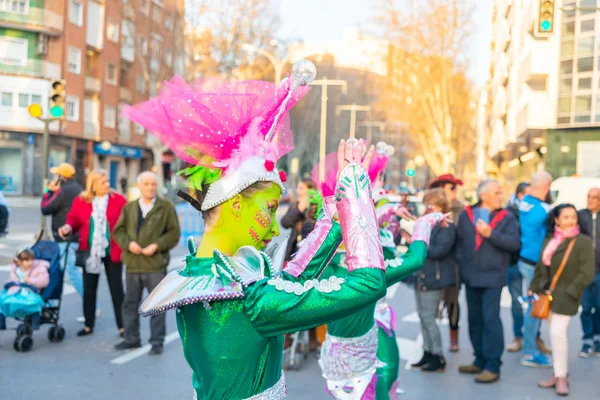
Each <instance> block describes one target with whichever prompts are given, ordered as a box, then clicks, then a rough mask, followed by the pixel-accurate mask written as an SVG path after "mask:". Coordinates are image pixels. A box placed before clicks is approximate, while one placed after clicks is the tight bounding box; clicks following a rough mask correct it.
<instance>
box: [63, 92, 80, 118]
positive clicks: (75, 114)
mask: <svg viewBox="0 0 600 400" xmlns="http://www.w3.org/2000/svg"><path fill="white" fill-rule="evenodd" d="M66 108H67V110H66V111H67V115H66V118H67V121H73V122H77V121H79V97H77V96H67V107H66Z"/></svg>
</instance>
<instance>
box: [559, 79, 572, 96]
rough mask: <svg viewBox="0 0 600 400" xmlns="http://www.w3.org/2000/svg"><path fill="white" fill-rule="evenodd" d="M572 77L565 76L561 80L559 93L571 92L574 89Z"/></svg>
mask: <svg viewBox="0 0 600 400" xmlns="http://www.w3.org/2000/svg"><path fill="white" fill-rule="evenodd" d="M572 82H573V81H572V79H571V78H564V79H561V80H560V85H559V86H558V93H560V94H569V95H570V94H571V89H572V85H573V83H572Z"/></svg>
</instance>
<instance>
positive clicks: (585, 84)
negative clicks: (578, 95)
mask: <svg viewBox="0 0 600 400" xmlns="http://www.w3.org/2000/svg"><path fill="white" fill-rule="evenodd" d="M591 88H592V78H581V79H579V82H578V84H577V89H579V90H585V89H591Z"/></svg>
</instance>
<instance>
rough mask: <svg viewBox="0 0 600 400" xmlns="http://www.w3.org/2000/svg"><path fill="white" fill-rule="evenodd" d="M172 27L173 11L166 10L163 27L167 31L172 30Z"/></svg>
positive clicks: (173, 25)
mask: <svg viewBox="0 0 600 400" xmlns="http://www.w3.org/2000/svg"><path fill="white" fill-rule="evenodd" d="M174 27H175V24H174V21H173V12H171V11H167V15H166V16H165V29H166V30H168V31H172V30H173V28H174Z"/></svg>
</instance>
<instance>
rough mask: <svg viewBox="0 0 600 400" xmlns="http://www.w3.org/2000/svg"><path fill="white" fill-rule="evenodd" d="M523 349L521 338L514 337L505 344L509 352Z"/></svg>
mask: <svg viewBox="0 0 600 400" xmlns="http://www.w3.org/2000/svg"><path fill="white" fill-rule="evenodd" d="M521 350H523V338H514V339H513V341H512V343H511V344H509V345H508V346H506V351H508V352H509V353H518V352H520V351H521Z"/></svg>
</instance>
